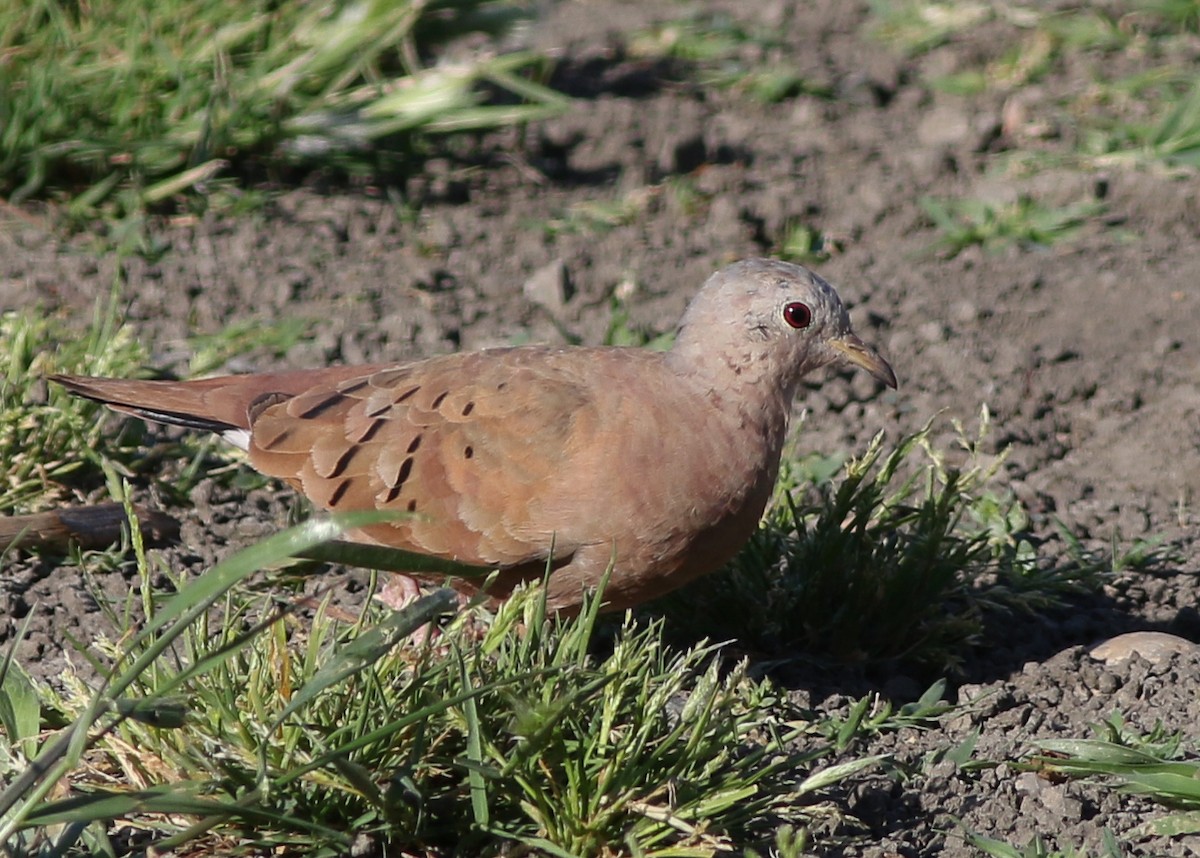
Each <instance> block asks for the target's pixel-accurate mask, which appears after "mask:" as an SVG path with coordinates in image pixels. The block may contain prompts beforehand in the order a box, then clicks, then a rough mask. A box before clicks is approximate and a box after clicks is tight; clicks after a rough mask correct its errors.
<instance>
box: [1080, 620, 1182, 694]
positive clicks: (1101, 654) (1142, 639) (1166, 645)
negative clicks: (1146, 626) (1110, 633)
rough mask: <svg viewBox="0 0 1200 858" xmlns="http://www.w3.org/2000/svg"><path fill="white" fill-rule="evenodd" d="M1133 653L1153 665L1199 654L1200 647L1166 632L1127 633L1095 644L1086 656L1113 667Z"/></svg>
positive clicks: (1130, 656) (1126, 659)
mask: <svg viewBox="0 0 1200 858" xmlns="http://www.w3.org/2000/svg"><path fill="white" fill-rule="evenodd" d="M1134 653H1137V654H1138V655H1140V656H1141V657H1142V658H1144V659H1146V661H1149V662H1151V663H1153V664H1161V663H1163V662H1166V661H1169V660H1170V659H1171V656H1173V655H1175V654H1176V653H1193V654H1200V645H1197V644H1195V643H1193V642H1192V641H1189V640H1187V639H1186V638H1181V637H1179V636H1178V635H1171V634H1167V633H1166V632H1128V633H1127V634H1123V635H1117V636H1116V637H1115V638H1109V639H1108V640H1106V641H1104V642H1103V643H1100V644H1097V645H1096V646H1094V647H1092V649H1091V651H1090V652H1089V653H1088V655H1090V656H1091V657H1092V658H1094V659H1096V661H1102V662H1104V663H1105V664H1109V665H1113V664H1120V663H1121V662H1123V661H1128V660H1129V659H1130V658H1132V657H1133V654H1134ZM1101 690H1102V691H1103V690H1104V689H1101Z"/></svg>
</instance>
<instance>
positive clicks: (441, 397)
mask: <svg viewBox="0 0 1200 858" xmlns="http://www.w3.org/2000/svg"><path fill="white" fill-rule="evenodd" d="M449 395H450V391H448V390H443V391H442V392H441V393H439V394H438V395H437V398H436V399H434V400H433V402H431V403H430V404H429V407H430V408H432V409H434V410H437V409H438V408H441V407H442V403H443V402H445V401H446V397H447V396H449Z"/></svg>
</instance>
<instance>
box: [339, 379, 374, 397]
mask: <svg viewBox="0 0 1200 858" xmlns="http://www.w3.org/2000/svg"><path fill="white" fill-rule="evenodd" d="M370 383H371V378H370V376H368V377H367V378H360V379H359V380H358V381H352V382H350V383H349V384H340V385H338V390H340V391H341V392H342V393H358V392H359V391H360V390H362V389H363V388H364V387H366V386H367V385H368V384H370Z"/></svg>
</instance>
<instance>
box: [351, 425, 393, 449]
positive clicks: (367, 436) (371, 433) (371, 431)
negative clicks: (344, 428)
mask: <svg viewBox="0 0 1200 858" xmlns="http://www.w3.org/2000/svg"><path fill="white" fill-rule="evenodd" d="M386 422H387V421H386V420H379V419H375V420H372V421H371V425H370V426H368V427H367V431H366V432H364V433H362V434H361V435H359V436H358V437H357V438H350V440H351V441H353V442H354V443H356V444H365V443H367V442H368V441H370V440H371V439H372V438H374V437H375V433H376V432H378V431H379V427H381V426H383V424H384V423H386Z"/></svg>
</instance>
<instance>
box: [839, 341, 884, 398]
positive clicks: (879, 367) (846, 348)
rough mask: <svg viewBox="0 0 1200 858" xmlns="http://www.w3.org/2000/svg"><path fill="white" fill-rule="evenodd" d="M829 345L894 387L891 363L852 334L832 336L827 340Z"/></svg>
mask: <svg viewBox="0 0 1200 858" xmlns="http://www.w3.org/2000/svg"><path fill="white" fill-rule="evenodd" d="M829 345H830V346H831V347H832V348H833V350H834V351H836V352H837V353H838V354H840V355H841V356H842V357H844V358H845V359H846V360H848V361H850V363H852V364H854V365H855V366H860V367H862V368H863V369H865V370H866V371H867V372H869V373H871V375H873V376H875V377H876V378H877V379H879V380H880V381H882V382H883V383H884V384H886V385H887V386H888V387H891V388H893V389H894V388H895V387H896V373H894V372H892V367H891V365H890V364H889V363H888V362H887V361H885V360H884V359H883V358H881V357H880V356H879V353H878V352H877V351H875V349H873V348H871V347H870V346H869V345H867V344H866V343H864V342H863V341H862V340H860V339H859V338H858V337H856V336H855V335H854V334H843V335H842V336H840V337H834V338H833V339H831V340H829Z"/></svg>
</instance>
